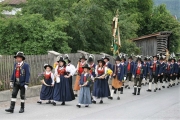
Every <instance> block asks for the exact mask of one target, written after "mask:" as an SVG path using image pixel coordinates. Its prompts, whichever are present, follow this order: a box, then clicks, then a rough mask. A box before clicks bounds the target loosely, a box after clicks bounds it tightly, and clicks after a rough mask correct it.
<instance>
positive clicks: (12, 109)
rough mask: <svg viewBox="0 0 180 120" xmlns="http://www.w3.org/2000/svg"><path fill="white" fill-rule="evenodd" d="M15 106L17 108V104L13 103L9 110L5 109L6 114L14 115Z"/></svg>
mask: <svg viewBox="0 0 180 120" xmlns="http://www.w3.org/2000/svg"><path fill="white" fill-rule="evenodd" d="M14 106H15V102H14V101H11V104H10V108H9V109H5V111H6V112H10V113H14Z"/></svg>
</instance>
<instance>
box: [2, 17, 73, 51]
mask: <svg viewBox="0 0 180 120" xmlns="http://www.w3.org/2000/svg"><path fill="white" fill-rule="evenodd" d="M67 25H68V22H67V21H65V20H63V19H60V18H58V19H55V21H54V22H51V21H47V20H44V18H43V17H42V15H39V14H35V15H34V14H32V15H23V16H17V17H13V18H3V19H0V33H1V34H0V44H1V49H0V53H1V54H14V52H17V51H19V50H21V51H24V53H25V54H44V53H46V52H47V50H52V49H53V50H56V51H58V52H61V53H64V52H70V51H71V49H70V47H69V46H68V44H67V41H68V40H69V39H70V37H69V36H67V34H66V33H65V32H62V30H63V29H64V27H66V26H67ZM61 44H63V45H64V46H62V47H61Z"/></svg>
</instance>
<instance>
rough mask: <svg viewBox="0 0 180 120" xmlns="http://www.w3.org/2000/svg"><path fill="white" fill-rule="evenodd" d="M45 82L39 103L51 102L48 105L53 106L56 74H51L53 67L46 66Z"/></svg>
mask: <svg viewBox="0 0 180 120" xmlns="http://www.w3.org/2000/svg"><path fill="white" fill-rule="evenodd" d="M44 69H45V72H44V80H43V81H42V83H43V84H42V88H41V92H40V100H39V101H38V102H37V103H39V104H42V100H49V101H48V102H46V104H51V100H52V99H53V86H54V74H53V73H52V72H51V71H52V69H53V67H52V66H51V65H49V64H45V65H44Z"/></svg>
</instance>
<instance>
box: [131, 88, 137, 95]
mask: <svg viewBox="0 0 180 120" xmlns="http://www.w3.org/2000/svg"><path fill="white" fill-rule="evenodd" d="M136 91H137V88H136V87H135V88H134V92H133V93H132V94H133V95H136Z"/></svg>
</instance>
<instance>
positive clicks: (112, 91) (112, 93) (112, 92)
mask: <svg viewBox="0 0 180 120" xmlns="http://www.w3.org/2000/svg"><path fill="white" fill-rule="evenodd" d="M113 95H114V89H112V90H111V97H113Z"/></svg>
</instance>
